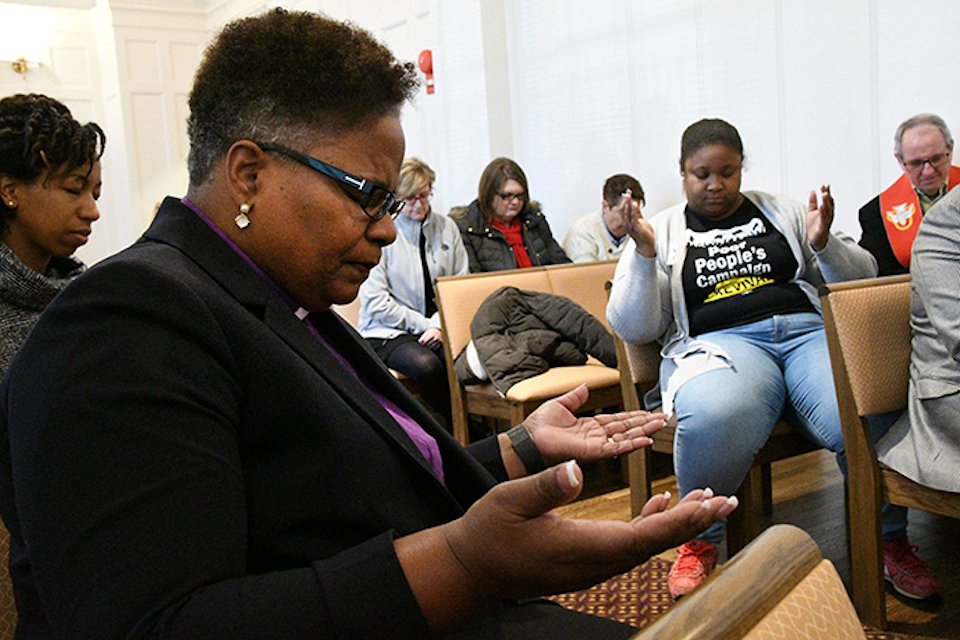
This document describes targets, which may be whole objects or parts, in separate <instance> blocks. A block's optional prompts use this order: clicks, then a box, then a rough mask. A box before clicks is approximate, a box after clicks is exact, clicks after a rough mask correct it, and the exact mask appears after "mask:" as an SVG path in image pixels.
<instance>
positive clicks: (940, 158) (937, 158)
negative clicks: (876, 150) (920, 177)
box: [900, 152, 950, 172]
mask: <svg viewBox="0 0 960 640" xmlns="http://www.w3.org/2000/svg"><path fill="white" fill-rule="evenodd" d="M949 158H950V154H949V153H948V152H947V153H937V154H934V155H932V156H930V157H929V158H917V159H916V160H903V158H902V157H901V158H900V159H901V160H902V161H903V166H905V167H906V168H907V170H908V171H914V172H917V171H923V167H924V166H925V165H927V164H929V165H930V166H931V167H933V168H934V169H939V168H940V167H942V166H943V165H944V163H946V161H947V160H948V159H949Z"/></svg>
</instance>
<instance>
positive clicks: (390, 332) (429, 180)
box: [359, 158, 469, 424]
mask: <svg viewBox="0 0 960 640" xmlns="http://www.w3.org/2000/svg"><path fill="white" fill-rule="evenodd" d="M436 177H437V174H436V173H434V171H433V169H431V168H430V167H429V166H428V165H427V163H426V162H424V161H423V160H420V159H419V158H407V159H406V160H404V161H403V164H402V165H401V166H400V181H399V182H398V183H397V197H399V198H400V199H401V200H402V201H403V202H404V206H403V210H402V211H401V212H400V215H399V216H398V217H397V218H396V220H394V223H395V224H396V227H397V239H396V241H395V242H394V243H393V244H391V245H389V246H387V247H385V248H384V249H383V254H382V255H381V256H380V263H379V264H378V265H377V266H376V267H374V268H373V270H372V271H371V272H370V277H369V278H368V279H367V281H366V282H364V283H363V286H361V287H360V326H359V331H360V335H362V336H363V337H364V338H366V339H367V342H369V343H370V346H372V347H373V350H374V351H375V352H376V353H377V355H378V356H380V358H381V359H382V360H383V361H384V362H385V363H386V364H387V366H388V367H390V368H391V369H395V370H396V371H399V372H400V373H402V374H404V375H406V376H409V377H410V378H412V379H413V380H414V381H415V382H416V384H417V390H418V392H419V394H420V396H421V397H422V398H423V399H424V401H426V403H427V404H428V405H429V406H430V408H432V409H433V410H434V411H435V412H436V413H437V414H439V415H440V416H442V417H443V418H444V420H445V421H446V423H447V424H449V423H450V388H449V387H448V386H447V369H446V364H445V361H444V358H443V333H442V332H441V330H440V314H439V313H438V312H437V304H436V300H435V298H434V293H433V283H434V281H435V280H436V279H437V278H439V277H440V276H450V275H462V274H464V273H468V272H469V265H468V263H467V252H466V250H465V249H464V248H463V241H462V240H461V239H460V232H459V231H458V230H457V225H456V224H454V222H453V221H452V220H450V219H449V218H447V217H446V216H442V215H438V214H435V213H433V210H432V209H431V208H430V198H431V197H432V196H433V182H434V180H435V179H436Z"/></svg>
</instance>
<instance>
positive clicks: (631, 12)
mask: <svg viewBox="0 0 960 640" xmlns="http://www.w3.org/2000/svg"><path fill="white" fill-rule="evenodd" d="M508 4H509V14H510V18H509V24H510V34H511V35H510V43H511V46H512V47H513V50H512V52H511V58H510V60H511V69H510V70H511V76H512V82H513V86H514V88H515V90H514V92H513V108H514V110H513V116H514V128H513V129H514V132H515V135H516V140H515V144H514V147H515V150H516V151H515V156H516V157H515V159H516V160H517V161H518V162H520V163H521V165H522V166H523V167H524V168H525V170H526V171H527V173H528V177H529V179H530V183H531V191H532V193H533V195H534V196H535V197H537V198H539V199H541V200H542V201H543V202H544V206H545V211H546V212H547V215H548V217H549V218H550V220H551V223H552V226H553V228H554V231H555V233H556V235H562V233H563V231H564V230H565V229H566V227H567V226H568V225H569V224H570V222H571V221H572V220H573V219H574V218H575V217H576V216H578V215H580V214H582V213H584V212H586V211H588V210H591V209H593V208H596V207H597V206H598V204H599V198H600V191H601V185H602V182H603V180H604V179H605V178H606V177H607V176H608V175H610V174H612V173H616V172H620V171H624V172H627V173H632V174H633V175H635V176H636V177H637V178H638V179H639V180H640V182H641V184H643V186H644V189H645V190H646V192H647V205H648V206H647V209H646V210H647V212H648V213H650V214H652V213H654V212H656V211H658V210H660V209H662V208H664V207H666V206H668V205H671V204H673V203H675V202H678V201H680V200H682V192H681V189H680V178H679V175H678V171H679V167H678V162H677V161H678V158H679V147H680V135H681V133H682V132H683V129H684V128H685V127H686V126H687V125H688V124H690V123H692V122H694V121H695V120H697V119H699V118H701V117H722V118H724V119H727V120H728V121H730V122H731V123H732V124H734V125H735V126H736V127H737V128H738V129H739V130H740V133H741V136H742V137H743V140H744V146H745V153H746V156H747V159H748V161H747V167H748V170H747V172H746V173H745V175H744V188H757V189H762V190H766V191H772V192H777V193H785V194H787V195H790V196H792V197H795V198H797V199H804V198H805V197H806V194H807V193H809V190H810V189H813V188H816V187H818V186H819V185H820V184H823V183H831V184H832V187H833V193H834V196H835V198H836V200H837V204H838V217H837V222H836V226H837V228H839V229H841V230H844V231H847V232H849V233H851V234H854V235H856V236H857V237H859V227H858V225H857V219H856V214H857V209H858V208H859V207H860V206H861V205H862V204H863V203H865V202H866V201H867V200H868V199H870V198H871V197H873V196H874V195H876V193H877V192H878V191H880V190H881V189H882V188H883V187H884V186H886V185H887V184H889V183H890V182H892V181H893V179H895V178H896V176H897V175H898V174H899V169H898V167H897V164H896V162H895V160H894V159H893V157H892V148H893V143H892V137H893V132H894V130H895V128H896V126H897V124H899V123H900V122H901V121H902V120H904V119H906V118H907V117H909V116H911V115H913V114H914V113H917V112H920V111H933V112H936V113H939V114H940V115H942V116H943V117H944V118H945V119H946V120H947V122H948V124H949V125H951V128H952V129H953V130H954V131H958V130H960V83H957V82H953V81H951V80H950V79H949V77H947V76H948V74H947V73H946V72H945V69H946V66H947V65H949V62H948V61H951V60H958V59H960V39H958V38H957V37H956V27H957V25H960V2H955V1H952V0H926V1H921V2H911V3H903V2H896V1H895V0H876V1H873V0H845V1H844V2H836V1H834V0H806V1H804V2H795V1H794V2H790V1H787V0H661V1H659V2H642V1H636V2H630V1H626V0H594V1H593V2H590V3H584V2H579V1H576V0H514V1H513V2H509V3H508Z"/></svg>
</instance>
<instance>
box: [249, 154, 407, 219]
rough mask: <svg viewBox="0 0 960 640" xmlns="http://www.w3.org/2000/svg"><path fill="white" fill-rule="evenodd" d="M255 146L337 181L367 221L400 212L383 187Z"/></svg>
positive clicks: (297, 156) (301, 157)
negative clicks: (366, 216)
mask: <svg viewBox="0 0 960 640" xmlns="http://www.w3.org/2000/svg"><path fill="white" fill-rule="evenodd" d="M256 145H257V146H258V147H260V148H261V149H263V150H264V151H273V152H275V153H279V154H282V155H285V156H287V157H288V158H290V159H291V160H295V161H297V162H299V163H300V164H302V165H306V166H308V167H310V168H311V169H313V170H314V171H318V172H320V173H322V174H323V175H325V176H327V177H328V178H332V179H334V180H336V181H337V185H338V186H339V187H340V188H341V189H342V190H343V192H344V193H345V194H347V196H349V197H350V199H351V200H353V201H354V202H356V203H357V204H358V205H360V208H361V209H363V212H364V213H366V214H367V215H368V216H370V219H371V220H379V219H380V218H382V217H384V216H386V215H389V216H390V217H391V218H396V217H397V216H398V215H399V214H400V211H401V210H402V209H403V205H404V202H403V200H400V199H399V198H397V196H396V194H394V193H393V191H390V189H387V188H386V187H385V186H383V185H380V184H376V183H375V182H370V181H369V180H367V179H366V178H358V177H356V176H353V175H351V174H349V173H347V172H346V171H344V170H343V169H338V168H337V167H335V166H333V165H332V164H327V163H326V162H324V161H322V160H317V159H316V158H314V157H312V156H308V155H307V154H305V153H300V152H299V151H294V150H293V149H290V148H288V147H284V146H281V145H278V144H271V143H268V142H257V143H256Z"/></svg>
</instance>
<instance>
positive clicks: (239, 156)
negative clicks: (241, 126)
mask: <svg viewBox="0 0 960 640" xmlns="http://www.w3.org/2000/svg"><path fill="white" fill-rule="evenodd" d="M264 158H265V154H264V152H263V150H262V149H261V148H260V147H258V146H257V145H256V144H255V143H254V142H251V141H250V140H238V141H237V142H234V143H233V145H232V146H231V147H230V148H229V149H228V150H227V155H226V160H225V161H226V165H227V166H226V169H227V179H228V181H229V183H230V190H231V191H232V192H233V194H234V199H235V200H236V201H237V202H251V201H252V200H253V197H254V195H255V194H256V193H257V190H258V184H257V181H258V179H259V178H260V169H261V168H262V166H263V159H264Z"/></svg>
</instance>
